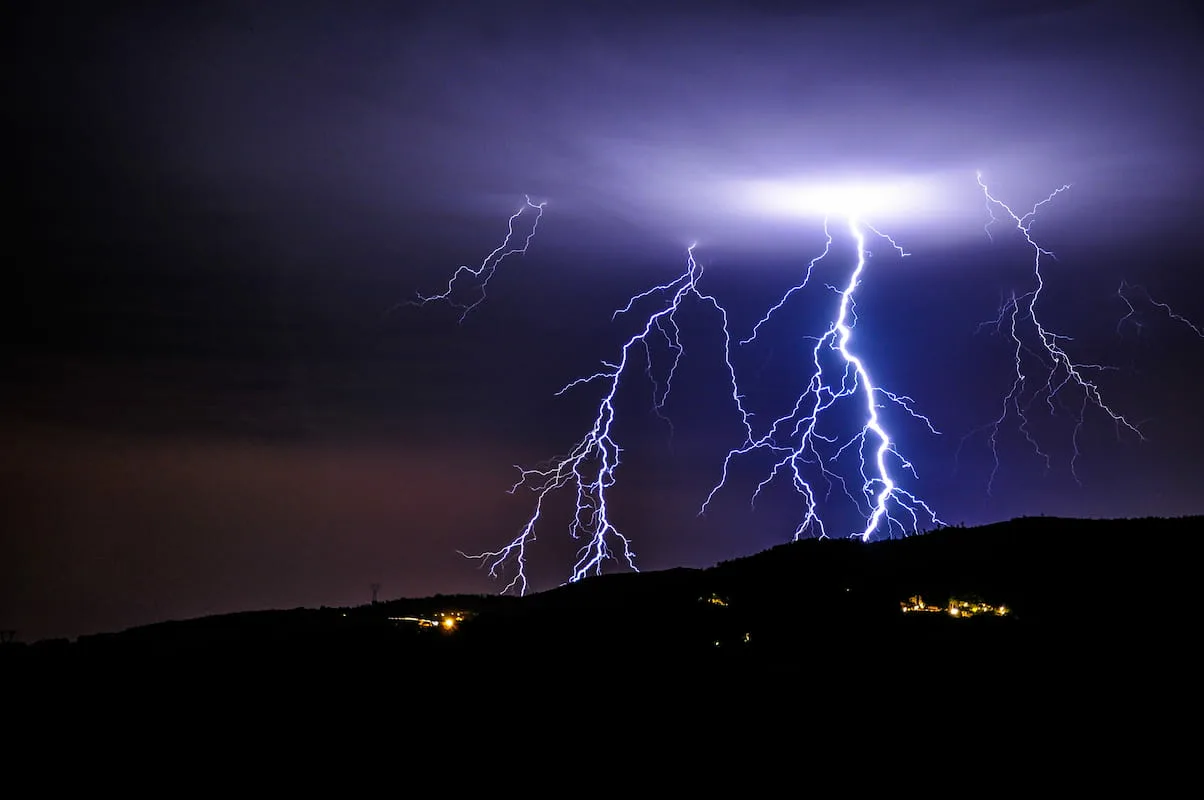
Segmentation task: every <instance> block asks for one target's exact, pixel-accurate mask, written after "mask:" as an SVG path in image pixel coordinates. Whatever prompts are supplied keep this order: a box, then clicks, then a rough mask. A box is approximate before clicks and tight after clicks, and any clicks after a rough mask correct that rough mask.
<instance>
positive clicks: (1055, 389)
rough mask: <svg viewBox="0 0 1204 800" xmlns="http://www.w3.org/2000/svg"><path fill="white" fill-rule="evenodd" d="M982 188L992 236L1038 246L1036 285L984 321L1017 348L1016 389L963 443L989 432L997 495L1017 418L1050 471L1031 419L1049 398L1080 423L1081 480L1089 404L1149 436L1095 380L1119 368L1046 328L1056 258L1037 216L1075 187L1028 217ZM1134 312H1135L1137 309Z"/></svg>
mask: <svg viewBox="0 0 1204 800" xmlns="http://www.w3.org/2000/svg"><path fill="white" fill-rule="evenodd" d="M978 185H979V187H980V188H981V189H982V193H983V197H984V198H985V199H986V205H987V212H988V213H989V214H990V220H989V221H988V222H987V224H986V226H985V228H984V230H985V231H986V233H987V236H988V237H991V238H992V240H993V237H992V234H991V229H992V227H993V226H994V225H995V224H997V223H1006V222H1007V221H1009V220H1010V221H1011V223H1012V225H1013V227H1014V228H1015V230H1016V231H1018V232H1019V234H1020V235H1021V236H1022V237H1023V238H1024V241H1025V242H1026V243H1027V244H1028V246H1029V247H1030V248H1032V251H1033V281H1034V286H1033V288H1032V289H1030V290H1029V291H1027V292H1025V293H1023V294H1020V295H1017V294H1014V293H1013V294H1012V295H1011V297H1009V298H1007V299H1006V300H1005V301H1004V302H1003V304H1002V305H1001V306H1000V309H999V315H998V317H997V318H996V319H995V320H993V321H991V322H987V323H984V326H991V327H994V329H995V330H996V332H999V333H1003V332H1004V331H1005V330H1006V332H1007V335H1008V337H1009V339H1010V340H1011V342H1012V344H1013V346H1014V347H1013V355H1014V362H1015V373H1014V377H1013V379H1012V383H1011V387H1010V388H1009V389H1008V391H1007V393H1006V394H1005V395H1004V397H1003V404H1002V409H1001V410H1000V414H999V416H998V417H996V418H995V419H994V420H992V421H991V422H989V423H987V424H986V425H984V426H982V427H980V428H978V429H977V430H975V431H971V432H970V433H969V434H967V435H966V437H963V440H962V441H963V443H964V442H965V439H966V438H968V437H970V436H973V435H975V434H976V433H981V432H984V431H985V432H986V433H987V440H988V442H989V444H990V447H991V454H992V457H993V458H994V465H993V467H992V469H991V475H990V477H989V478H988V480H987V492H988V494H989V493H990V492H991V489H992V486H993V485H994V481H995V477H996V475H997V473H998V471H999V449H998V448H999V445H998V439H999V433H1000V429H1001V428H1002V427H1003V426H1004V424H1005V423H1006V422H1007V421H1008V419H1009V418H1010V417H1012V416H1013V415H1014V416H1015V417H1016V419H1017V421H1018V429H1019V430H1020V432H1021V433H1022V434H1023V435H1024V437H1025V439H1026V440H1027V441H1028V443H1029V445H1030V446H1031V447H1032V448H1033V450H1034V451H1035V452H1036V454H1037V456H1038V457H1039V458H1041V459H1042V460H1043V461H1044V462H1045V465H1046V469H1049V467H1050V456H1049V454H1048V453H1047V452H1045V451H1044V450H1043V449H1042V448H1041V446H1040V444H1039V443H1038V442H1037V439H1036V437H1035V435H1034V434H1033V432H1032V429H1031V427H1030V418H1029V412H1030V410H1031V408H1032V406H1033V404H1035V403H1036V402H1037V401H1039V400H1043V401H1044V402H1045V405H1046V406H1047V408H1048V409H1049V413H1050V414H1051V415H1055V414H1057V411H1058V407H1061V408H1063V409H1064V410H1066V411H1067V412H1068V413H1069V414H1070V415H1071V416H1072V418H1073V419H1074V421H1075V422H1074V429H1073V432H1072V434H1071V446H1072V447H1073V455H1072V456H1071V459H1070V472H1071V475H1072V476H1073V477H1074V479H1075V480H1076V481H1078V479H1079V478H1078V473H1077V471H1076V463H1077V461H1078V458H1079V455H1080V453H1079V434H1080V432H1081V430H1082V427H1083V424H1084V421H1085V417H1086V413H1087V409H1088V406H1094V407H1095V408H1097V409H1099V410H1100V411H1102V412H1103V413H1104V414H1105V415H1107V417H1108V418H1109V419H1111V420H1112V422H1113V424H1115V426H1116V428H1117V433H1118V434H1119V433H1120V432H1121V429H1126V430H1129V431H1131V432H1132V433H1134V434H1136V435H1137V436H1138V437H1139V438H1141V439H1143V440H1144V438H1145V437H1144V436H1143V435H1142V433H1141V431H1140V430H1138V429H1137V427H1136V426H1135V425H1133V424H1132V423H1130V422H1129V420H1128V419H1126V418H1125V417H1124V416H1122V415H1121V414H1119V413H1117V412H1116V411H1114V410H1113V409H1112V408H1111V407H1110V406H1109V405H1108V404H1107V403H1105V402H1104V399H1103V397H1102V396H1101V394H1100V389H1099V386H1098V385H1097V384H1096V383H1095V382H1093V381H1092V380H1090V378H1089V374H1091V373H1098V372H1101V371H1104V370H1108V369H1113V367H1110V366H1107V365H1103V364H1085V363H1079V362H1076V361H1075V360H1074V359H1073V358H1072V357H1071V356H1070V355H1069V353H1068V352H1067V351H1066V348H1065V346H1064V343H1065V342H1069V341H1071V337H1069V336H1066V335H1063V334H1060V333H1055V332H1054V331H1052V330H1051V329H1049V328H1048V327H1046V325H1045V324H1044V323H1043V322H1042V321H1041V317H1040V315H1039V314H1038V310H1037V305H1038V302H1039V301H1040V299H1041V290H1042V289H1044V287H1045V278H1044V275H1043V274H1042V272H1041V266H1042V259H1043V258H1046V257H1048V258H1050V259H1054V255H1053V253H1051V252H1050V251H1049V250H1047V249H1045V248H1044V247H1042V246H1041V245H1039V244H1037V242H1036V241H1035V240H1034V239H1033V237H1032V233H1031V228H1032V224H1033V220H1034V219H1035V218H1036V215H1037V212H1038V211H1039V210H1040V209H1041V207H1042V206H1044V205H1046V204H1048V203H1051V202H1053V200H1054V198H1056V197H1057V196H1058V195H1060V194H1061V193H1062V192H1065V191H1067V190H1068V189H1070V185H1069V184H1067V185H1064V186H1062V187H1060V188H1059V189H1057V190H1055V191H1053V192H1051V193H1050V194H1049V195H1048V196H1047V197H1046V198H1045V199H1044V200H1041V201H1040V202H1038V203H1037V204H1036V205H1034V206H1033V207H1032V208H1031V209H1029V210H1028V211H1027V212H1025V213H1024V214H1017V213H1016V212H1015V211H1013V210H1012V209H1011V207H1010V206H1008V205H1007V204H1005V203H1003V202H1002V201H1001V200H999V199H997V198H996V197H995V196H994V195H992V194H991V192H990V190H989V189H988V188H987V185H986V183H984V182H983V179H982V174H981V173H980V174H979V175H978ZM996 210H999V211H1001V212H1002V216H997V215H996ZM1124 286H1125V285H1124V284H1122V294H1121V297H1122V299H1123V298H1124V294H1123V289H1124ZM1126 302H1127V300H1126ZM1130 309H1132V306H1131V305H1130ZM1168 311H1169V309H1168ZM1122 323H1123V320H1122ZM980 327H982V326H980ZM1029 365H1032V367H1031V370H1032V372H1033V373H1034V374H1035V376H1036V377H1034V378H1033V379H1032V381H1031V388H1030V378H1029V373H1030V366H1029ZM1067 394H1070V395H1072V396H1074V395H1077V397H1075V398H1074V400H1070V401H1068V400H1067V399H1066V397H1065V395H1067ZM1074 401H1077V408H1073V407H1070V406H1068V405H1067V403H1068V402H1074Z"/></svg>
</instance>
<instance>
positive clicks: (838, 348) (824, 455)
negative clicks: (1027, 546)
mask: <svg viewBox="0 0 1204 800" xmlns="http://www.w3.org/2000/svg"><path fill="white" fill-rule="evenodd" d="M848 225H849V233H850V234H851V236H852V238H853V240H854V241H855V242H856V245H857V262H856V265H855V266H854V267H853V269H852V271H851V272H850V273H849V277H848V281H847V282H846V284H845V286H844V288H843V289H838V288H836V287H829V288H831V289H832V290H833V291H834V292H835V293H836V294H837V295H838V297H839V302H838V304H837V309H836V312H835V318H834V320H833V321H832V323H831V325H829V326H828V329H827V330H826V331H825V332H824V333H823V335H821V336H819V337H818V338H817V339H816V342H815V347H814V349H813V350H812V353H811V356H812V359H811V360H812V365H813V367H814V370H813V372H812V373H811V378H810V381H809V382H808V384H807V387H806V389H805V390H804V391H803V393H802V394H800V395H799V397H798V399H797V400H796V402H795V404H794V407H793V408H792V410H791V411H790V412H789V413H787V414H785V415H783V416H781V417H779V418H777V419H776V420H774V422H773V423H772V424H771V425H770V426H769V429H768V430H767V431H766V432H765V433H764V434H762V435H761V436H756V435H754V434H753V433H752V431H751V429H750V430H749V435H748V438H747V439H746V440H745V442H744V443H743V445H741V446H740V447H737V448H735V449H733V450H731V451H730V452H729V453H728V454H727V457H726V458H725V459H724V463H723V471H722V476H721V478H720V480H719V482H718V483H717V484H716V485H715V486H714V488H712V490H711V493H710V494H709V495H708V496H707V499H706V501H705V502H704V503H703V506H702V511H703V512H705V511H706V508H707V506H708V505H709V504H710V502H711V500H712V499H713V498H714V497H715V494H716V492H718V491H719V489H721V488H722V487H723V486H724V485H725V483H726V482H727V479H728V474H729V469H730V468H731V466H732V463H733V461H734V460H735V459H737V458H738V457H742V456H746V455H749V454H751V453H753V452H756V451H768V452H770V453H773V454H775V458H776V459H777V460H776V461H775V463H774V464H773V466H772V468H771V469H770V471H769V474H768V476H767V477H765V479H764V480H762V481H761V482H760V483H759V484H758V485H757V487H756V490H755V491H754V492H753V496H752V501H753V502H754V503H755V501H756V498H757V497H758V496H759V495H760V493H761V491H762V490H763V489H765V488H766V487H767V486H769V485H770V484H771V483H772V482H773V481H774V480H775V479H776V478H778V477H779V476H780V475H788V476H789V479H790V481H791V482H792V484H793V487H794V489H795V490H796V491H797V492H798V493H799V494H800V495H802V497H803V502H804V513H803V517H802V521H801V522H800V523H799V525H798V526H797V528H796V529H795V532H794V538H795V539H798V538H800V537H802V536H804V535H806V534H808V533H814V534H817V535H818V536H820V537H825V536H826V535H827V530H826V528H825V525H824V521H823V519H822V517H821V516H820V513H819V505H820V500H821V498H820V496H819V493H818V492H817V490H816V489H815V488H814V487H813V486H812V484H811V482H810V478H809V477H808V476H807V473H808V472H811V473H815V472H817V473H818V475H819V477H820V478H821V479H822V480H823V481H824V482H825V486H826V488H825V492H824V496H825V498H826V497H827V496H828V495H830V493H831V490H832V488H833V487H834V486H835V485H836V484H839V485H840V486H841V488H842V490H843V492H844V494H845V495H846V496H847V497H848V498H849V499H850V500H851V501H852V502H853V503H854V504H855V506H856V507H857V508H859V509H861V510H862V511H863V512H864V515H863V516H864V524H863V525H862V526H860V530H857V531H855V532H854V533H852V534H850V535H851V536H852V537H856V538H860V539H861V540H862V541H868V540H869V539H871V538H872V537H874V536H875V534H880V533H882V532H884V529H885V532H887V533H889V534H891V535H893V533H894V532H895V531H896V530H897V531H899V532H900V533H903V534H906V533H907V532H909V531H910V532H912V533H918V532H919V528H920V520H921V517H923V518H924V519H926V520H927V521H928V522H930V523H931V524H933V525H941V524H942V523H941V521H940V519H939V518H938V517H937V515H936V514H935V512H933V510H932V509H931V508H930V507H929V506H928V505H927V504H926V503H925V502H924V501H923V500H920V499H919V498H917V497H916V496H915V495H913V494H911V493H910V492H908V491H906V490H904V489H903V488H901V487H900V486H899V484H898V483H897V481H896V480H895V478H894V477H893V474H892V467H893V466H896V465H897V466H898V467H900V468H902V469H904V470H906V471H908V472H910V473H912V475H913V476H915V469H914V467H913V466H912V464H911V462H910V461H908V460H907V459H906V458H904V457H903V456H902V455H901V454H900V453H899V451H898V449H897V448H896V445H895V442H894V440H893V439H892V438H891V437H890V434H889V433H887V431H886V429H885V427H883V421H882V418H881V415H880V414H879V410H880V408H882V407H883V406H882V402H883V401H889V402H890V403H892V404H894V405H897V406H899V407H900V408H902V409H903V410H904V411H906V412H907V413H908V414H909V415H910V416H911V417H912V418H914V419H916V420H919V421H920V422H922V423H923V424H924V425H925V426H926V427H927V428H928V430H929V431H930V432H932V433H934V434H935V433H937V431H936V429H935V428H934V427H933V426H932V423H931V422H930V421H929V419H928V418H927V417H925V416H923V415H922V414H919V413H917V412H916V411H915V410H914V408H913V407H912V402H913V401H912V399H911V398H910V397H906V396H903V395H897V394H894V393H892V392H890V391H887V390H886V389H884V388H882V387H880V386H877V385H876V384H875V382H874V381H873V379H872V378H871V377H870V374H869V371H868V369H867V368H866V365H865V362H864V360H863V359H862V357H860V356H858V355H857V354H855V353H854V351H853V348H852V347H851V344H850V343H851V340H852V338H853V328H854V326H855V325H856V322H857V315H856V310H855V307H856V302H855V297H854V295H855V293H856V291H857V287H858V286H860V284H861V281H862V275H863V273H864V271H865V268H866V265H867V262H868V259H869V255H870V254H869V252H868V250H867V248H866V233H865V231H866V230H868V231H870V232H871V233H873V234H874V235H876V236H878V237H880V238H882V239H884V240H885V241H886V242H887V243H889V245H890V246H891V247H892V248H894V249H895V250H896V251H897V252H898V253H899V255H900V256H901V257H903V256H907V255H908V254H907V253H906V252H904V250H903V249H902V248H901V247H900V246H899V245H898V244H896V243H895V242H894V241H893V240H892V239H891V238H890V237H888V236H886V235H884V234H882V233H880V232H879V231H877V230H875V229H874V228H873V227H872V226H870V225H868V224H866V223H864V222H859V221H858V220H857V219H856V218H855V217H850V218H849V220H848ZM824 232H825V234H826V235H827V242H826V244H825V245H824V249H823V252H822V253H820V254H819V255H818V256H816V257H815V258H813V259H812V260H811V261H810V262H809V263H808V264H807V269H806V273H805V274H804V276H803V279H802V280H801V281H800V282H799V283H798V284H797V285H795V286H793V287H791V288H790V289H789V290H787V292H786V293H785V294H784V295H783V296H782V299H781V300H780V301H779V302H778V303H777V304H776V305H774V306H773V307H772V308H770V309H769V311H768V312H766V314H765V316H764V317H762V318H761V320H760V321H759V322H757V324H756V325H755V326H754V327H753V331H752V333H751V334H750V335H749V337H748V338H747V339H745V340H743V341H742V342H741V344H747V343H748V342H751V341H753V340H754V339H756V337H757V335H758V333H759V332H760V329H761V327H762V326H763V325H765V324H766V323H768V321H769V319H770V317H771V316H773V314H774V313H775V312H777V311H779V310H781V309H782V307H783V306H784V305H785V304H786V302H787V301H788V300H789V299H790V297H791V295H793V294H794V293H795V292H798V291H801V290H802V289H804V288H805V287H806V286H807V284H808V283H809V282H810V280H811V275H812V272H813V271H814V269H815V267H816V265H817V264H818V263H819V262H820V261H821V260H822V259H823V258H824V257H826V256H827V255H828V254H829V252H830V250H831V246H832V234H831V231H830V230H829V227H828V221H827V220H825V222H824ZM833 356H835V359H834V360H835V361H836V364H835V366H834V367H829V366H828V365H827V364H826V363H825V362H826V361H832V360H833ZM846 399H848V400H849V401H850V402H856V401H857V400H860V402H861V403H862V404H863V406H864V420H865V422H864V424H863V425H862V426H861V428H860V429H859V430H858V431H857V432H856V433H854V434H853V435H852V436H851V437H849V438H846V439H844V440H843V441H842V440H841V438H840V436H839V435H837V434H832V433H828V432H827V431H826V429H824V428H822V426H823V422H824V420H825V419H826V418H827V417H829V416H831V415H832V414H831V412H832V411H833V409H834V408H835V407H836V406H837V405H838V404H841V401H844V400H846ZM742 411H743V409H742ZM745 422H746V425H747V422H748V414H747V413H746V414H745ZM851 450H855V451H856V452H857V454H858V457H859V462H860V465H859V474H860V477H861V487H860V495H861V496H860V498H859V497H858V496H856V495H855V494H854V492H853V491H852V490H851V489H850V488H849V486H848V484H847V483H846V481H845V479H844V478H843V477H842V476H841V475H840V474H839V472H837V471H836V470H835V469H834V468H833V465H834V464H835V462H836V461H837V460H838V459H839V458H841V456H843V455H844V454H845V453H847V452H849V451H851Z"/></svg>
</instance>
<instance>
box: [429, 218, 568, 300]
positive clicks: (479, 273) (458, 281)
mask: <svg viewBox="0 0 1204 800" xmlns="http://www.w3.org/2000/svg"><path fill="white" fill-rule="evenodd" d="M545 205H547V204H546V202H545V203H533V202H531V197H530V196H529V195H527V196H525V199H524V204H523V205H521V206H519V207H518V210H517V211H515V212H514V213H513V214H511V215H510V219H509V221H508V222H507V224H506V238H505V239H503V240H502V243H501V244H499V245H498V246H497V247H496V248H495V249H494V250H493V252H491V253H490V254H489V255H487V256H485V258H484V259H483V260H482V261H481V263H480V264H479V265H477V266H475V267H470V266H466V265H464V266H460V267H459V268H458V269H457V270H456V271H455V272H454V273H452V276H451V278H449V279H448V281H447V286H446V287H445V288H444V290H443V291H442V292H439V293H438V294H431V295H424V294H421V293H419V294H418V299H417V300H415V301H411V304H412V305H426V304H427V303H429V302H431V301H433V300H441V301H443V302H446V303H447V304H448V305H450V306H451V307H452V308H456V309H459V310H460V312H461V313H460V322H463V321H464V319H465V318H466V317H467V316H468V315H469V314H470V313H471V312H472V310H473V309H474V308H476V307H477V306H479V305H480V304H481V303H483V302H484V301H485V288H486V287H487V286H488V285H489V279H490V278H492V277H493V273H494V272H496V271H497V268H498V267H499V266H500V265H501V263H502V262H503V261H505V260H506V259H507V258H509V257H510V256H513V255H523V254H525V253H526V252H527V248H528V247H529V246H530V244H531V240H532V239H534V238H535V231H536V230H537V229H538V228H539V220H540V218H541V217H543V209H544V206H545ZM532 210H533V211H534V219H533V220H532V222H531V228H530V230H529V231H528V232H527V235H526V236H525V237H524V238H523V240H522V244H521V245H519V244H515V245H511V240H512V239H514V238H515V232H514V225H515V223H516V222H517V221H518V219H519V217H521V216H523V215H524V214H526V213H527V212H528V211H532ZM464 284H469V285H471V286H472V287H474V288H475V291H476V292H478V293H479V296H478V297H477V298H476V299H475V300H473V301H472V302H471V303H468V304H467V305H465V304H464V303H462V302H460V301H457V300H453V299H452V294H453V293H454V292H455V291H456V288H457V286H458V285H464ZM466 291H471V290H466Z"/></svg>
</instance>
